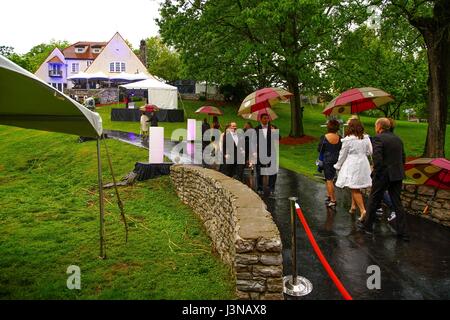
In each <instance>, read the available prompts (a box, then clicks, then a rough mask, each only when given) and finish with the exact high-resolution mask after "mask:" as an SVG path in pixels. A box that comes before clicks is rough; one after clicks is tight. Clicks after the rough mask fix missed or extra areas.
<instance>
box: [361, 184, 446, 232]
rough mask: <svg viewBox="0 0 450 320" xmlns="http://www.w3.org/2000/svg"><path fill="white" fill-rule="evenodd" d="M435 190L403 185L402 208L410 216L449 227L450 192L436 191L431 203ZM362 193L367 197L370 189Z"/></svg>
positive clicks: (420, 186)
mask: <svg viewBox="0 0 450 320" xmlns="http://www.w3.org/2000/svg"><path fill="white" fill-rule="evenodd" d="M435 190H436V189H435V188H433V187H429V186H423V185H414V184H405V183H404V184H403V187H402V194H401V199H402V204H403V207H404V208H405V210H406V211H407V212H408V213H410V214H414V215H418V216H420V217H422V218H425V219H429V220H432V221H434V222H437V223H440V224H442V225H444V226H447V227H450V191H447V190H438V191H437V192H436V197H435V198H434V200H433V201H431V199H432V198H433V195H434V193H435ZM363 193H364V194H365V195H366V196H369V195H370V188H367V189H364V190H363ZM428 203H429V210H428V213H427V214H424V213H423V210H424V209H425V206H426V205H427V204H428Z"/></svg>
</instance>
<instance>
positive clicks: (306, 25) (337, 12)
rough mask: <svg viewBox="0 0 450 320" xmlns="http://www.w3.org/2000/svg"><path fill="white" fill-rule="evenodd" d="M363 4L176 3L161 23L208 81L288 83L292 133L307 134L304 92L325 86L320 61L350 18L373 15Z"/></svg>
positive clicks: (329, 0)
mask: <svg viewBox="0 0 450 320" xmlns="http://www.w3.org/2000/svg"><path fill="white" fill-rule="evenodd" d="M357 4H358V1H347V2H343V3H341V1H337V0H314V1H313V0H302V1H298V0H278V1H272V0H258V1H257V0H210V1H183V0H179V1H170V0H166V1H165V3H164V4H163V5H162V6H161V9H160V13H161V19H160V20H159V21H158V25H159V27H160V33H161V35H162V37H163V39H164V40H165V41H167V42H168V43H169V44H170V45H173V46H175V48H177V50H178V51H179V52H180V54H181V57H182V60H183V61H184V62H185V63H186V66H187V70H188V71H189V72H191V73H196V74H197V75H198V77H199V78H201V79H202V80H215V81H216V82H218V83H220V84H235V83H237V82H238V81H239V79H242V78H246V79H251V80H252V81H253V82H254V83H256V84H257V86H258V87H263V86H269V85H274V84H277V83H283V84H285V85H287V86H288V89H289V90H290V91H291V92H292V93H293V94H294V96H293V98H292V99H291V131H290V136H294V137H299V136H302V135H304V129H303V123H302V119H303V108H302V106H301V102H300V90H304V91H316V90H318V89H319V88H321V87H323V86H324V84H325V82H323V79H322V74H323V71H322V70H321V63H324V62H325V61H327V60H328V59H330V55H329V54H330V52H331V48H332V47H334V45H335V43H336V42H337V41H339V39H340V37H341V36H342V34H343V33H346V32H348V29H349V28H350V26H351V25H352V23H361V22H362V21H364V20H365V19H366V18H367V12H366V10H365V9H362V8H361V6H359V5H357Z"/></svg>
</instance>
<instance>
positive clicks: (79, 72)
mask: <svg viewBox="0 0 450 320" xmlns="http://www.w3.org/2000/svg"><path fill="white" fill-rule="evenodd" d="M35 75H36V76H37V77H38V78H40V79H42V80H43V81H45V82H47V83H48V84H50V85H52V86H53V87H55V88H56V89H58V90H60V91H66V89H71V88H73V87H75V88H81V89H95V88H101V87H105V86H108V87H111V84H112V85H113V86H117V85H118V84H119V83H127V82H131V81H136V80H142V79H147V78H152V76H151V75H150V74H149V73H148V71H147V68H146V66H144V64H143V63H142V62H141V61H140V60H139V58H138V57H137V56H136V54H135V53H134V52H133V51H132V50H131V48H130V47H129V46H128V44H127V43H126V42H125V40H124V38H123V37H122V36H121V35H120V34H119V33H118V32H117V33H116V34H115V35H114V36H113V37H112V38H111V39H110V40H109V41H108V42H89V41H79V42H76V43H74V44H72V45H70V46H69V47H67V48H65V49H63V50H59V49H58V48H56V49H54V50H53V51H52V52H51V53H50V54H49V56H48V57H47V59H45V61H44V62H43V63H42V64H41V66H40V67H39V68H38V70H37V71H36V72H35Z"/></svg>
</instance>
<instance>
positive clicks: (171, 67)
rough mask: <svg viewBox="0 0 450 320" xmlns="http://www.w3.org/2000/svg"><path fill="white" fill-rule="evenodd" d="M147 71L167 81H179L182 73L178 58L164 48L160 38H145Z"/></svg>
mask: <svg viewBox="0 0 450 320" xmlns="http://www.w3.org/2000/svg"><path fill="white" fill-rule="evenodd" d="M145 41H146V44H147V63H148V65H147V68H148V71H149V72H150V73H151V74H153V75H155V76H157V77H160V78H163V79H165V80H168V81H175V80H179V79H180V77H181V73H182V63H181V60H180V56H179V55H178V53H177V52H176V51H174V50H171V49H170V48H169V47H168V46H166V45H165V44H164V43H163V41H162V40H161V38H160V37H151V38H147V39H146V40H145Z"/></svg>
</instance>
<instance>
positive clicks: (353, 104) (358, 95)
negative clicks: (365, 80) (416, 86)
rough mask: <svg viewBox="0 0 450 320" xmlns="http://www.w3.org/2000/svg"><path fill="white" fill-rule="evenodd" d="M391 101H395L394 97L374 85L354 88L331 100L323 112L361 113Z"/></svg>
mask: <svg viewBox="0 0 450 320" xmlns="http://www.w3.org/2000/svg"><path fill="white" fill-rule="evenodd" d="M391 101H394V98H393V97H392V96H391V95H390V94H389V93H387V92H385V91H383V90H380V89H377V88H372V87H364V88H354V89H350V90H347V91H344V92H343V93H341V94H340V95H339V96H337V97H336V98H334V99H333V100H331V102H330V103H329V104H328V105H327V106H326V108H325V109H324V110H323V111H322V113H323V114H325V115H327V116H329V115H338V114H351V113H359V112H362V111H365V110H370V109H375V108H377V107H379V106H382V105H384V104H386V103H388V102H391Z"/></svg>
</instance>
